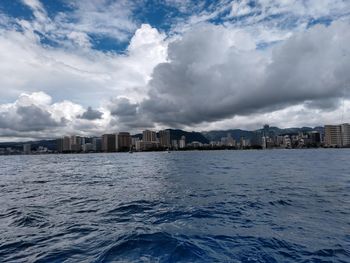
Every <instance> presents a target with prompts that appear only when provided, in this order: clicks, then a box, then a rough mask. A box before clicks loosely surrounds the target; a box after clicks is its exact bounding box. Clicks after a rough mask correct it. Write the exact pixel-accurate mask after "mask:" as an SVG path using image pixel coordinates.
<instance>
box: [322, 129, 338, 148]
mask: <svg viewBox="0 0 350 263" xmlns="http://www.w3.org/2000/svg"><path fill="white" fill-rule="evenodd" d="M324 131H325V137H324V143H325V146H327V147H341V146H342V132H341V125H325V126H324Z"/></svg>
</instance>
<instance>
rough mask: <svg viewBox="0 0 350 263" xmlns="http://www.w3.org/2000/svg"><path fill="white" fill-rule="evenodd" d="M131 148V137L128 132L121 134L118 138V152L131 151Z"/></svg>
mask: <svg viewBox="0 0 350 263" xmlns="http://www.w3.org/2000/svg"><path fill="white" fill-rule="evenodd" d="M130 147H131V135H130V133H128V132H120V133H118V134H117V137H116V150H117V151H129V150H130Z"/></svg>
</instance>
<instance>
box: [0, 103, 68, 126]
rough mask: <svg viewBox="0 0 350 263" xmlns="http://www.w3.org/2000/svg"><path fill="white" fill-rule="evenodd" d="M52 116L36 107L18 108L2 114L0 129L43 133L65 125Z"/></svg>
mask: <svg viewBox="0 0 350 263" xmlns="http://www.w3.org/2000/svg"><path fill="white" fill-rule="evenodd" d="M63 123H64V120H63V119H62V120H61V121H60V122H57V121H56V120H55V119H53V117H52V115H51V114H50V113H49V112H47V111H45V110H43V109H41V108H40V107H38V106H36V105H29V106H17V107H16V108H15V109H12V110H9V111H6V112H1V113H0V128H1V129H7V130H13V131H21V132H28V131H42V130H47V129H50V128H54V127H58V126H60V125H63Z"/></svg>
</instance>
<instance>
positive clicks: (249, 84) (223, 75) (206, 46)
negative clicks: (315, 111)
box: [139, 22, 350, 126]
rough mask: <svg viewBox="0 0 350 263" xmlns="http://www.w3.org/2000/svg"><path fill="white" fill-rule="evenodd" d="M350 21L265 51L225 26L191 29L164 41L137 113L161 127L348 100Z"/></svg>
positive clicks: (320, 28) (300, 35)
mask: <svg viewBox="0 0 350 263" xmlns="http://www.w3.org/2000/svg"><path fill="white" fill-rule="evenodd" d="M349 28H350V26H349V24H348V23H346V22H336V23H334V24H332V25H330V26H329V27H326V26H315V27H313V28H310V29H308V30H307V31H305V32H303V33H297V34H295V35H294V36H292V37H291V38H289V39H287V40H286V41H284V42H281V43H279V44H276V45H275V46H273V47H272V48H271V49H270V50H267V51H266V50H255V49H252V50H245V49H244V47H241V46H235V45H234V44H232V43H233V42H234V41H233V40H234V39H232V37H231V33H230V31H229V30H228V29H226V28H224V27H222V26H213V25H205V26H201V27H199V28H194V29H193V30H190V31H188V32H187V33H186V34H185V35H184V36H183V38H182V39H180V40H178V41H175V42H173V43H171V44H170V45H169V50H168V52H169V61H170V62H168V63H162V64H159V65H158V66H157V67H156V68H155V70H154V73H153V78H152V80H151V81H150V84H149V87H150V91H149V98H148V99H146V100H144V101H143V102H142V103H141V105H140V109H139V112H142V113H143V114H145V116H147V118H149V119H150V120H152V121H154V122H157V123H161V124H165V125H169V126H170V125H171V126H174V125H176V124H177V125H194V124H199V123H202V122H211V121H217V120H221V119H225V118H229V117H233V116H235V115H247V114H252V113H257V112H265V111H271V110H276V109H281V108H284V107H287V106H290V105H295V104H300V103H304V102H307V103H309V105H311V106H313V107H315V106H316V107H320V108H329V107H330V106H331V105H332V106H333V107H334V103H335V102H336V101H337V99H338V98H340V97H342V96H346V97H349V88H350V87H349V83H350V75H349V74H348V72H350V45H349V43H350V30H349Z"/></svg>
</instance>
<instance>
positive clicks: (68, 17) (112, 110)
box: [0, 0, 350, 141]
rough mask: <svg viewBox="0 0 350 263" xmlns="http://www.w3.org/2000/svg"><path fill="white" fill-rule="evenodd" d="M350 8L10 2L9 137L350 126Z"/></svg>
mask: <svg viewBox="0 0 350 263" xmlns="http://www.w3.org/2000/svg"><path fill="white" fill-rule="evenodd" d="M349 43H350V0H233V1H232V0H231V1H229V0H218V1H209V0H207V1H206V0H202V1H200V0H197V1H190V0H164V1H160V0H135V1H127V0H84V1H78V0H76V1H75V0H55V1H52V0H1V1H0V76H1V77H0V141H24V140H31V139H48V138H56V137H59V136H63V135H73V134H75V135H82V136H92V135H101V134H103V133H111V132H113V133H115V132H121V131H129V132H131V133H137V132H140V131H142V130H143V129H155V130H158V129H163V128H180V129H185V130H189V131H192V130H196V131H207V130H219V129H234V128H241V129H249V130H253V129H258V128H260V127H261V126H262V125H263V124H265V123H268V124H270V125H272V126H278V127H282V128H283V127H302V126H308V127H315V126H323V125H324V124H338V123H343V122H350V73H349V72H350V44H349Z"/></svg>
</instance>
